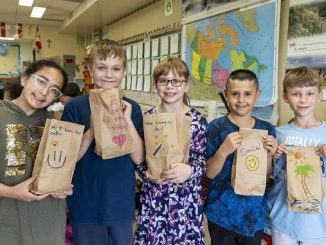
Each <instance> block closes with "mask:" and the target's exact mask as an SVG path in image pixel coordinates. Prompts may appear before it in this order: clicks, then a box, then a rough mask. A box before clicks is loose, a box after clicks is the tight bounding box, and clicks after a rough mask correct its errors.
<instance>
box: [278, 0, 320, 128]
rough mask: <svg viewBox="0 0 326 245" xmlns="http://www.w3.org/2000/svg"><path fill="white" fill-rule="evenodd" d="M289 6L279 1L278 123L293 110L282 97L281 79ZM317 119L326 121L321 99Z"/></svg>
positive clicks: (287, 1)
mask: <svg viewBox="0 0 326 245" xmlns="http://www.w3.org/2000/svg"><path fill="white" fill-rule="evenodd" d="M289 8H290V0H282V1H281V23H280V43H279V64H278V67H279V69H278V70H279V74H278V109H279V122H278V125H283V124H286V123H288V121H290V120H291V119H292V118H293V116H294V115H293V112H292V110H291V109H290V107H289V106H288V104H287V103H285V102H284V101H283V99H282V91H283V86H282V80H283V77H284V74H285V67H286V58H287V31H288V25H289ZM316 115H317V117H318V118H319V119H321V120H323V121H326V101H321V102H320V103H319V105H318V108H317V110H316Z"/></svg>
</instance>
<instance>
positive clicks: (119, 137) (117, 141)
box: [112, 134, 127, 148]
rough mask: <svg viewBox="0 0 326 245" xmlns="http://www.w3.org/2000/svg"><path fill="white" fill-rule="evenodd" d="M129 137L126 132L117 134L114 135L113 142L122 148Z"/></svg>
mask: <svg viewBox="0 0 326 245" xmlns="http://www.w3.org/2000/svg"><path fill="white" fill-rule="evenodd" d="M126 139H127V137H126V135H124V134H120V135H117V136H113V137H112V142H113V143H114V144H116V145H118V146H119V147H120V148H121V147H122V145H123V144H124V143H125V141H126Z"/></svg>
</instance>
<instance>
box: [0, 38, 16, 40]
mask: <svg viewBox="0 0 326 245" xmlns="http://www.w3.org/2000/svg"><path fill="white" fill-rule="evenodd" d="M0 40H15V38H13V37H0Z"/></svg>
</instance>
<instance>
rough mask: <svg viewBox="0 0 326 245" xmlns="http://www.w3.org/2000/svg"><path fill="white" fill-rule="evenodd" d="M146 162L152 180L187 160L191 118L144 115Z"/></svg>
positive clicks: (164, 114)
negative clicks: (172, 166)
mask: <svg viewBox="0 0 326 245" xmlns="http://www.w3.org/2000/svg"><path fill="white" fill-rule="evenodd" d="M143 120H144V137H145V148H146V162H147V165H148V169H149V171H150V173H151V174H152V176H153V178H154V179H159V178H160V175H161V173H162V171H164V170H168V169H169V168H170V166H171V165H172V164H174V163H187V162H188V158H189V147H190V136H191V131H190V130H191V118H190V117H188V116H185V115H179V114H176V113H158V114H147V115H144V118H143Z"/></svg>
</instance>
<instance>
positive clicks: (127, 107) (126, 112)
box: [121, 100, 132, 120]
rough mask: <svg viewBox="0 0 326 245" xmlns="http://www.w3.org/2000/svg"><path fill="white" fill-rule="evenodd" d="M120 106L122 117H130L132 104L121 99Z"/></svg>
mask: <svg viewBox="0 0 326 245" xmlns="http://www.w3.org/2000/svg"><path fill="white" fill-rule="evenodd" d="M121 107H122V113H123V116H124V118H125V119H126V120H127V119H130V118H131V111H132V106H131V104H130V103H129V102H127V101H125V100H122V101H121Z"/></svg>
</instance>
